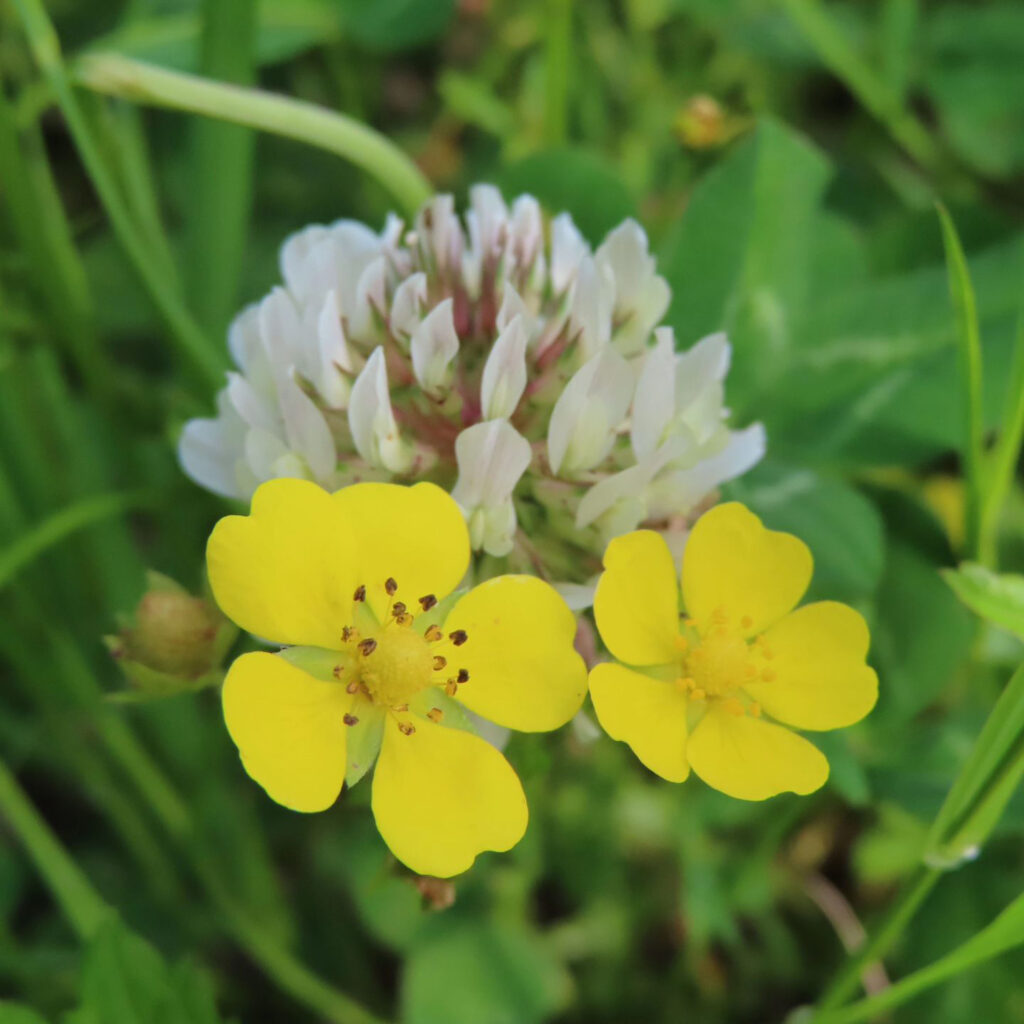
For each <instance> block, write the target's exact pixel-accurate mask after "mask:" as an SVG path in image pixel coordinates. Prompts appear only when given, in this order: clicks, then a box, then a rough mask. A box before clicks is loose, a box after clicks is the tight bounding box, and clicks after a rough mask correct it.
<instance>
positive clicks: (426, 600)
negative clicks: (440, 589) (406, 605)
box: [420, 594, 437, 612]
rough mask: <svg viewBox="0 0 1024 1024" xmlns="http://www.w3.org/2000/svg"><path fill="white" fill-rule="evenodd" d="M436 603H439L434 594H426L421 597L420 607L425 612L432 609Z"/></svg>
mask: <svg viewBox="0 0 1024 1024" xmlns="http://www.w3.org/2000/svg"><path fill="white" fill-rule="evenodd" d="M436 604H437V598H436V597H434V595H433V594H424V595H423V597H421V598H420V607H421V608H422V609H423V610H424V611H425V612H429V611H430V609H431V608H433V607H434V605H436Z"/></svg>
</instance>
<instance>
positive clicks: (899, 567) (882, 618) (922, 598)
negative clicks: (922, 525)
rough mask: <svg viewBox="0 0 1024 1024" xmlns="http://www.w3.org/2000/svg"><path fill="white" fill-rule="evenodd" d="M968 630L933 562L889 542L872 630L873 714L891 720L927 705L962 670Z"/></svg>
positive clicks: (969, 622) (964, 616) (963, 612)
mask: <svg viewBox="0 0 1024 1024" xmlns="http://www.w3.org/2000/svg"><path fill="white" fill-rule="evenodd" d="M974 631H975V630H974V623H973V621H972V619H971V616H970V615H969V614H968V612H967V610H966V609H965V608H963V607H962V606H961V605H960V604H959V602H958V601H957V600H956V598H955V597H954V596H953V595H952V594H951V593H950V591H949V588H948V587H946V586H945V584H944V583H943V582H942V579H941V578H940V577H939V574H938V572H937V571H936V566H934V565H932V563H931V562H929V561H927V560H926V559H925V558H923V557H922V556H921V555H920V554H919V553H918V552H917V551H916V550H914V549H913V548H911V547H909V546H908V545H906V544H904V543H902V542H893V543H891V544H890V545H889V549H888V552H887V554H886V566H885V573H884V575H883V579H882V584H881V587H880V588H879V591H878V601H877V610H876V615H875V622H874V628H873V630H872V650H873V652H874V657H875V658H876V659H877V661H878V668H879V678H880V680H881V686H880V693H879V699H878V707H877V709H876V711H875V715H876V716H883V717H884V718H886V720H887V721H889V722H891V723H895V722H897V721H905V720H906V719H908V718H910V717H911V716H913V715H915V714H917V713H918V712H919V711H922V710H923V709H924V708H926V707H927V706H928V705H929V704H931V703H932V701H934V700H935V699H936V698H937V697H938V696H939V694H941V693H942V691H943V690H944V689H945V688H946V686H947V685H948V684H949V682H950V681H951V680H952V678H953V676H954V674H955V673H957V672H958V671H961V670H962V668H963V665H964V662H965V660H966V658H967V655H968V652H969V649H970V643H971V639H972V638H973V636H974Z"/></svg>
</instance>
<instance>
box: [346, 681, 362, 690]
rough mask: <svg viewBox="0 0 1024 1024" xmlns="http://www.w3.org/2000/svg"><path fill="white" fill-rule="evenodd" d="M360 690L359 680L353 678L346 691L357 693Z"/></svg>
mask: <svg viewBox="0 0 1024 1024" xmlns="http://www.w3.org/2000/svg"><path fill="white" fill-rule="evenodd" d="M358 690H359V680H358V679H353V680H352V682H351V683H349V684H348V686H346V687H345V692H346V693H357V692H358Z"/></svg>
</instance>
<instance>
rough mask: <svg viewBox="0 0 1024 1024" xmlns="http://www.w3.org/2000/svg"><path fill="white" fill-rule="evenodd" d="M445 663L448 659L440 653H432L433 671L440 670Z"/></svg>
mask: <svg viewBox="0 0 1024 1024" xmlns="http://www.w3.org/2000/svg"><path fill="white" fill-rule="evenodd" d="M447 664H448V659H447V658H442V657H441V655H440V654H435V655H434V671H435V672H440V671H441V669H443V668H444V667H445V665H447Z"/></svg>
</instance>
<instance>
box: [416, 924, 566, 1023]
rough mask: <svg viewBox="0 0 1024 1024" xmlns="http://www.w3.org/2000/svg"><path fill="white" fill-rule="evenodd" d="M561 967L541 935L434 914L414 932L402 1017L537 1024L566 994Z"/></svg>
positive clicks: (425, 1019) (446, 1020)
mask: <svg viewBox="0 0 1024 1024" xmlns="http://www.w3.org/2000/svg"><path fill="white" fill-rule="evenodd" d="M568 984H569V979H568V976H567V974H566V972H565V969H564V968H563V967H562V966H561V964H560V963H559V962H558V961H557V960H555V959H554V957H553V956H552V954H551V953H550V952H549V951H548V950H547V949H546V948H545V947H544V946H543V944H542V943H541V941H540V940H539V938H537V937H535V936H532V935H530V934H529V933H527V932H525V931H523V930H521V929H519V928H517V927H512V926H509V925H507V924H501V925H499V924H497V923H491V922H488V921H486V920H480V919H465V920H463V919H460V918H458V917H453V916H450V915H449V916H445V917H440V918H434V919H432V920H431V922H430V926H429V927H427V928H424V929H423V931H422V932H421V933H420V934H419V936H418V937H417V941H416V944H415V946H414V947H413V949H412V950H411V951H410V953H409V957H408V960H407V961H406V967H405V976H404V978H403V979H402V989H401V1005H402V1014H401V1019H402V1021H403V1024H438V1022H439V1021H444V1022H445V1024H484V1022H486V1024H539V1022H540V1021H543V1020H546V1019H547V1018H548V1017H550V1016H551V1015H552V1014H553V1013H554V1012H555V1011H556V1010H557V1009H558V1008H559V1007H560V1006H561V1005H562V1004H563V1003H564V1001H565V998H566V996H567V995H568Z"/></svg>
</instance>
